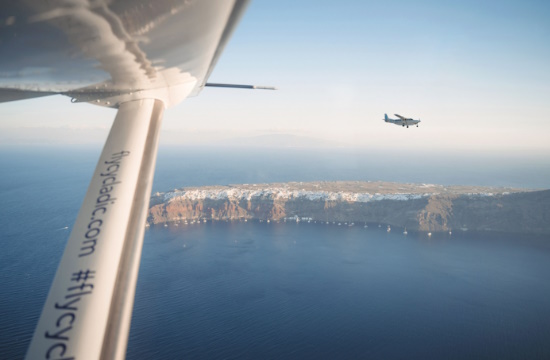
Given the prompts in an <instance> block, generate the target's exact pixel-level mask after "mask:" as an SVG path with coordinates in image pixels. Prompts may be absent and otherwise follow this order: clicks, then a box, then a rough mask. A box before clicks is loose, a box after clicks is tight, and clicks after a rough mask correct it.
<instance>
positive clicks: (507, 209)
mask: <svg viewBox="0 0 550 360" xmlns="http://www.w3.org/2000/svg"><path fill="white" fill-rule="evenodd" d="M201 220H202V221H206V220H212V221H217V220H218V221H219V220H222V221H225V220H241V221H248V220H258V221H266V222H267V221H270V222H271V221H297V222H300V221H308V222H319V223H327V222H328V223H330V224H332V223H342V224H343V223H346V224H349V225H351V224H364V225H367V224H383V225H384V226H397V227H402V228H406V229H408V230H412V231H426V232H439V231H452V230H455V229H456V230H464V231H465V230H478V231H479V230H490V231H502V232H513V233H537V234H550V190H529V189H517V188H502V187H481V186H444V185H435V184H404V183H393V182H381V181H372V182H371V181H334V182H322V181H318V182H288V183H272V184H241V185H226V186H203V187H185V188H181V189H175V190H173V191H168V192H165V193H160V192H158V193H155V194H154V195H153V196H152V198H151V202H150V209H149V214H148V218H147V224H148V225H155V224H167V223H179V222H182V221H183V222H187V221H193V222H195V221H201Z"/></svg>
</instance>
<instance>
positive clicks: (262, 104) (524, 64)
mask: <svg viewBox="0 0 550 360" xmlns="http://www.w3.org/2000/svg"><path fill="white" fill-rule="evenodd" d="M549 19H550V2H548V1H415V2H410V1H386V2H379V1H373V2H371V1H303V0H302V1H267V0H264V1H262V0H256V1H253V2H252V4H251V6H250V7H249V8H248V11H247V12H246V14H245V16H244V18H243V20H242V22H241V23H240V25H239V26H238V28H237V30H236V32H235V33H234V35H233V38H232V39H231V42H230V43H229V45H228V47H227V48H226V50H225V52H224V54H223V55H222V58H221V60H220V61H219V62H218V65H217V68H216V70H215V71H214V72H213V74H212V76H211V78H210V81H213V82H231V83H244V84H260V85H276V86H277V87H279V89H280V90H279V91H276V92H272V91H250V90H249V91H246V90H231V89H205V90H204V91H203V92H202V93H201V94H200V96H199V97H196V98H190V99H188V100H186V101H185V102H184V103H182V104H180V105H178V106H177V107H175V108H173V109H169V110H168V111H167V113H166V117H165V123H164V129H165V130H169V131H168V132H166V131H165V132H164V134H163V137H162V138H161V142H164V143H177V142H183V143H185V142H187V143H191V142H194V143H196V142H202V141H210V142H212V141H217V140H218V139H222V138H224V137H231V136H235V137H240V136H249V135H262V134H271V133H286V134H294V135H302V136H309V137H316V138H321V139H325V140H329V141H333V142H335V143H340V144H342V143H343V144H346V145H351V146H361V147H374V148H380V149H384V148H392V149H396V148H402V149H403V150H404V151H410V150H411V149H415V147H416V148H422V149H426V148H430V149H434V150H464V149H472V150H479V149H483V150H486V151H509V150H514V151H515V150H521V151H523V150H525V151H549V150H550V41H549V39H550V21H549ZM385 112H387V113H388V115H392V116H393V114H394V113H398V114H401V115H405V116H410V117H414V118H418V117H420V119H421V120H422V123H421V125H420V127H419V128H418V129H417V128H410V129H403V128H400V127H397V126H395V125H391V124H385V123H384V122H383V121H382V120H381V119H382V118H383V116H384V113H385ZM0 114H1V118H2V121H1V123H0V127H1V128H0V131H1V132H2V133H3V135H0V141H2V142H4V143H7V142H14V141H29V139H32V140H33V141H37V142H42V141H47V140H48V139H49V140H53V139H56V140H55V141H56V142H57V141H66V142H81V141H92V142H96V141H97V142H100V141H102V140H103V138H104V137H105V136H106V133H107V129H108V127H109V126H110V124H111V122H112V119H113V118H114V115H115V112H114V111H113V110H109V109H103V108H99V107H96V106H93V105H88V104H78V105H75V104H71V103H70V101H69V99H68V98H64V97H53V98H44V99H37V100H30V101H22V102H15V103H11V104H1V105H0ZM84 129H85V130H86V131H89V132H88V134H89V135H84V131H83V130H84ZM59 137H62V138H63V139H59Z"/></svg>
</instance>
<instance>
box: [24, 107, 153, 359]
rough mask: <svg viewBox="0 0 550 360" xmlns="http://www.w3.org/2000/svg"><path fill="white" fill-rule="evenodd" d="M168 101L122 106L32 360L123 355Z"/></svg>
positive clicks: (40, 325) (56, 281)
mask: <svg viewBox="0 0 550 360" xmlns="http://www.w3.org/2000/svg"><path fill="white" fill-rule="evenodd" d="M163 112H164V104H163V102H162V101H160V100H155V99H142V100H134V101H129V102H125V103H122V104H120V107H119V110H118V113H117V115H116V118H115V121H114V123H113V126H112V128H111V131H110V133H109V136H108V138H107V141H106V143H105V146H104V147H103V151H102V153H101V157H100V158H99V161H98V163H97V166H96V169H95V172H94V175H93V176H92V180H91V182H90V185H89V187H88V191H87V193H86V196H85V198H84V201H83V203H82V207H81V208H80V211H79V213H78V216H77V219H76V222H75V224H74V227H73V229H72V232H71V235H70V237H69V240H68V242H67V246H66V248H65V252H64V254H63V257H62V259H61V262H60V265H59V267H58V269H57V273H56V275H55V278H54V281H53V284H52V286H51V288H50V292H49V294H48V298H47V300H46V304H45V305H44V308H43V310H42V314H41V317H40V320H39V322H38V325H37V327H36V330H35V333H34V336H33V339H32V341H31V345H30V347H29V349H28V352H27V355H26V358H27V359H78V360H82V359H103V360H105V359H124V357H125V354H126V345H127V342H128V333H129V330H130V320H131V315H132V307H133V302H134V294H135V286H136V282H137V275H138V270H139V262H140V258H141V250H142V246H143V235H144V231H145V229H144V227H145V222H146V218H147V211H148V207H149V198H150V194H151V187H152V183H153V173H154V168H155V162H156V155H157V149H158V139H159V131H160V125H161V122H162V115H163Z"/></svg>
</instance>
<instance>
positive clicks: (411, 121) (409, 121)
mask: <svg viewBox="0 0 550 360" xmlns="http://www.w3.org/2000/svg"><path fill="white" fill-rule="evenodd" d="M394 115H395V116H397V117H398V118H399V119H390V118H389V117H388V114H384V121H385V122H387V123H391V124H395V125H401V126H403V127H405V126H406V127H407V128H408V127H409V125H416V127H418V123H419V122H420V119H418V120H414V119H411V118H406V117H404V116H401V115H399V114H394Z"/></svg>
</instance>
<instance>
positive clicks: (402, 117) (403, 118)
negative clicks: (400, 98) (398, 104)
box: [394, 114, 412, 120]
mask: <svg viewBox="0 0 550 360" xmlns="http://www.w3.org/2000/svg"><path fill="white" fill-rule="evenodd" d="M394 115H395V116H397V117H398V118H400V119H401V120H412V119H409V118H406V117H404V116H401V115H399V114H394Z"/></svg>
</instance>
